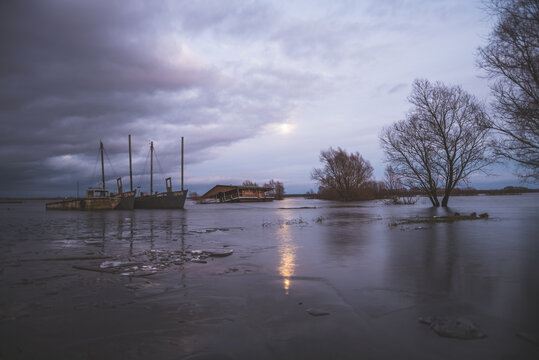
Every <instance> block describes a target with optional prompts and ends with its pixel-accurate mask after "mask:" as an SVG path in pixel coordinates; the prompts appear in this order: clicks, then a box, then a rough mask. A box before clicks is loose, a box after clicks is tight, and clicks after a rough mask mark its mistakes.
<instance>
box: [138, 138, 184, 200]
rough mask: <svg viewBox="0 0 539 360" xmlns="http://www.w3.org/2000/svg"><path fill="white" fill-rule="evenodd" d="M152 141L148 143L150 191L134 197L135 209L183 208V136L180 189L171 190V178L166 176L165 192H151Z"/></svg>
mask: <svg viewBox="0 0 539 360" xmlns="http://www.w3.org/2000/svg"><path fill="white" fill-rule="evenodd" d="M153 152H154V151H153V141H152V142H151V143H150V193H149V194H145V193H141V195H140V196H138V197H136V198H135V209H183V206H184V204H185V199H186V198H187V189H185V190H184V189H183V136H182V141H181V180H182V182H181V184H182V185H181V186H182V187H181V190H180V191H172V179H171V178H170V177H169V178H166V179H165V185H166V189H167V190H166V192H163V193H158V194H154V193H153Z"/></svg>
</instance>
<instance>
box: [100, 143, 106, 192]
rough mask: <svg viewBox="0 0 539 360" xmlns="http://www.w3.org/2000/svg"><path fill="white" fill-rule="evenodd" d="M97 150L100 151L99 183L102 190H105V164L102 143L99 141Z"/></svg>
mask: <svg viewBox="0 0 539 360" xmlns="http://www.w3.org/2000/svg"><path fill="white" fill-rule="evenodd" d="M99 150H100V151H101V181H102V182H103V190H105V163H104V162H103V142H102V141H101V140H99Z"/></svg>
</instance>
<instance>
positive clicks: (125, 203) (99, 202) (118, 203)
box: [45, 135, 136, 210]
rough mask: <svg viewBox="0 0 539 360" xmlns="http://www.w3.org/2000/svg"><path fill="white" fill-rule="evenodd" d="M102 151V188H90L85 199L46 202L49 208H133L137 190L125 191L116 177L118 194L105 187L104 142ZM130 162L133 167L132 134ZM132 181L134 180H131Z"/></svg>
mask: <svg viewBox="0 0 539 360" xmlns="http://www.w3.org/2000/svg"><path fill="white" fill-rule="evenodd" d="M99 150H100V152H101V184H102V187H100V188H88V189H87V190H86V197H85V198H83V199H79V198H76V199H67V200H61V201H55V202H51V203H47V204H45V208H46V209H47V210H132V209H133V208H134V205H135V193H136V190H131V191H127V192H123V188H122V179H121V178H118V179H116V184H117V186H118V193H117V194H110V193H109V191H108V190H106V189H105V166H104V163H103V151H104V148H103V143H102V142H101V141H100V142H99ZM129 152H130V154H129V162H130V167H131V135H130V136H129ZM131 183H132V181H131Z"/></svg>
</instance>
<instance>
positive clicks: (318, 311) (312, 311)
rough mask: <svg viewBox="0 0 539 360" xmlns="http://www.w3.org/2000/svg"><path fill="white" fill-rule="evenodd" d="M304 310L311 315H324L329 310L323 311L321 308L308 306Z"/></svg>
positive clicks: (327, 313)
mask: <svg viewBox="0 0 539 360" xmlns="http://www.w3.org/2000/svg"><path fill="white" fill-rule="evenodd" d="M305 311H306V312H308V313H309V314H310V315H312V316H324V315H329V312H327V311H325V310H322V309H318V308H308V309H307V310H305Z"/></svg>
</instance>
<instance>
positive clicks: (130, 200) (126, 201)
mask: <svg viewBox="0 0 539 360" xmlns="http://www.w3.org/2000/svg"><path fill="white" fill-rule="evenodd" d="M135 192H136V191H135V190H133V191H128V192H124V193H122V194H118V195H115V196H114V198H119V199H120V204H118V207H116V209H115V210H133V209H134V208H135Z"/></svg>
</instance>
